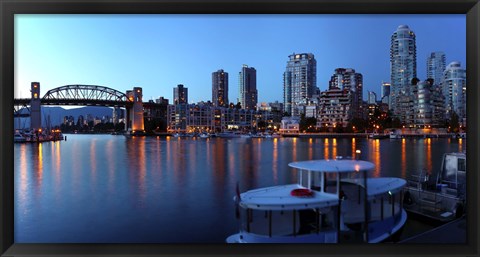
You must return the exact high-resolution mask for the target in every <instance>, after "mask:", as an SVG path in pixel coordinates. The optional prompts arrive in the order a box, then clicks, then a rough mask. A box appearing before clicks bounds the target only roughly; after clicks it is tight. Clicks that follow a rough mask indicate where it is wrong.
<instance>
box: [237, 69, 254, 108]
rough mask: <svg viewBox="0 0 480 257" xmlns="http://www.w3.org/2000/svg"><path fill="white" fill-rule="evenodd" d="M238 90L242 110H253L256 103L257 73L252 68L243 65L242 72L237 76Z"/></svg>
mask: <svg viewBox="0 0 480 257" xmlns="http://www.w3.org/2000/svg"><path fill="white" fill-rule="evenodd" d="M238 81H239V82H238V84H239V88H240V95H239V97H240V99H239V100H240V104H241V105H242V108H243V109H246V110H255V109H256V107H257V101H258V92H257V71H256V70H255V68H253V67H248V65H245V64H244V65H243V67H242V71H240V72H239V74H238Z"/></svg>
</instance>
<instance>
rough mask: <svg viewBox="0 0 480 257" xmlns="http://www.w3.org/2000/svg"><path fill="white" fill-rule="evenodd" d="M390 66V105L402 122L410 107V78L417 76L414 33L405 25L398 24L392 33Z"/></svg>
mask: <svg viewBox="0 0 480 257" xmlns="http://www.w3.org/2000/svg"><path fill="white" fill-rule="evenodd" d="M390 68H391V73H390V76H391V91H390V103H391V106H390V107H391V108H392V110H393V115H394V116H395V117H398V118H400V121H402V122H404V121H405V115H406V112H407V111H408V110H409V109H411V108H410V107H411V106H410V103H409V101H410V100H409V99H410V95H411V92H410V86H411V83H412V79H413V78H416V77H417V48H416V44H415V33H413V31H412V30H410V28H409V27H408V26H407V25H400V26H398V28H397V30H396V31H395V32H393V34H392V37H391V45H390Z"/></svg>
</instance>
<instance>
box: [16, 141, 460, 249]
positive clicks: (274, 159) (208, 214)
mask: <svg viewBox="0 0 480 257" xmlns="http://www.w3.org/2000/svg"><path fill="white" fill-rule="evenodd" d="M67 139H68V140H67V141H61V142H47V143H40V144H15V146H14V151H15V152H14V156H15V169H14V172H15V196H14V197H15V210H14V211H15V242H16V243H58V242H65V243H67V242H82V243H83V242H92V243H93V242H98V243H106V242H109V243H125V242H129V243H139V242H155V243H176V242H177V243H195V242H201V243H212V242H213V243H223V242H224V240H225V238H226V237H227V236H229V235H230V234H233V233H236V232H237V230H238V228H237V227H238V221H237V220H236V219H235V208H234V202H233V200H232V198H233V196H234V195H235V185H236V183H237V182H239V185H240V190H241V191H246V190H249V189H252V188H256V187H263V186H272V185H276V184H283V183H291V182H295V181H296V176H295V175H296V172H295V171H294V170H292V169H291V168H289V167H288V166H287V164H288V163H289V162H292V161H301V160H309V159H322V158H334V157H335V156H352V154H353V153H354V152H355V150H356V149H360V150H361V151H362V152H361V155H360V158H361V159H364V160H369V161H372V162H373V163H375V164H376V169H375V170H374V171H372V172H371V174H370V175H371V176H398V177H406V176H408V175H409V174H411V173H412V172H415V171H418V170H420V169H427V170H429V171H435V170H437V169H439V168H440V160H441V157H442V154H443V153H445V152H455V151H465V147H466V145H465V144H466V142H465V141H464V140H463V141H462V140H461V139H402V140H390V139H382V140H371V139H370V140H369V139H363V138H362V139H360V138H357V139H343V138H342V139H321V138H316V139H300V138H275V139H243V138H233V139H222V138H212V139H181V138H170V137H168V138H155V137H146V138H130V139H128V138H125V137H124V136H111V135H67Z"/></svg>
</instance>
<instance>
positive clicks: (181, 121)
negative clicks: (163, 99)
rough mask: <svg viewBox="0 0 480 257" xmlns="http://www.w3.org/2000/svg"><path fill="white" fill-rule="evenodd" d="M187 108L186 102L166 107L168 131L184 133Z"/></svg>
mask: <svg viewBox="0 0 480 257" xmlns="http://www.w3.org/2000/svg"><path fill="white" fill-rule="evenodd" d="M187 109H188V104H186V103H182V104H175V105H168V107H167V120H168V126H167V130H168V131H170V132H181V133H184V132H186V131H187Z"/></svg>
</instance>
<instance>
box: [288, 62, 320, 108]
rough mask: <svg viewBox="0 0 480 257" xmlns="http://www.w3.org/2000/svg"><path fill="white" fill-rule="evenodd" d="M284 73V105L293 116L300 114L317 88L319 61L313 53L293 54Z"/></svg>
mask: <svg viewBox="0 0 480 257" xmlns="http://www.w3.org/2000/svg"><path fill="white" fill-rule="evenodd" d="M288 58H289V60H288V62H287V68H286V70H285V73H283V107H284V111H285V112H286V113H288V114H289V115H291V116H299V115H300V113H301V110H302V109H303V105H306V104H307V103H308V99H309V98H310V97H312V95H313V94H314V93H315V90H316V89H317V61H316V60H315V57H314V55H313V54H311V53H302V54H295V53H293V54H291V55H289V56H288Z"/></svg>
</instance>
